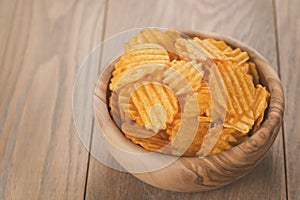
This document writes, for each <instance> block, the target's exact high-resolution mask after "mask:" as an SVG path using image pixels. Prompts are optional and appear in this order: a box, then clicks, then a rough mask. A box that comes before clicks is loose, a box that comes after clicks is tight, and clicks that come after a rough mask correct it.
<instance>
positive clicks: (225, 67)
mask: <svg viewBox="0 0 300 200" xmlns="http://www.w3.org/2000/svg"><path fill="white" fill-rule="evenodd" d="M217 67H218V69H219V72H220V74H221V76H222V79H223V82H224V85H225V91H226V119H225V123H224V126H225V127H231V128H235V129H237V130H238V131H241V132H243V133H245V134H246V133H248V132H249V131H250V130H251V128H252V126H253V124H254V115H253V110H252V105H253V103H254V85H253V83H252V79H251V77H250V78H249V77H247V76H249V75H246V74H244V73H242V72H241V70H240V68H235V69H233V68H232V67H230V62H229V61H226V62H217Z"/></svg>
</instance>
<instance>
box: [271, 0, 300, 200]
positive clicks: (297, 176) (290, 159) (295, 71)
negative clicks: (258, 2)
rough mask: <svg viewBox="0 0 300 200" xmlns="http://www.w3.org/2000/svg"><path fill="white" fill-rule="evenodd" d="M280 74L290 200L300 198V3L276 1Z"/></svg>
mask: <svg viewBox="0 0 300 200" xmlns="http://www.w3.org/2000/svg"><path fill="white" fill-rule="evenodd" d="M275 8H276V10H277V26H278V50H279V55H280V56H279V60H280V74H281V78H282V83H283V87H284V89H285V96H286V110H285V117H284V136H285V148H286V164H287V169H286V170H287V183H288V196H289V199H298V198H299V197H300V187H299V186H300V169H299V166H300V159H299V154H300V146H299V144H300V136H299V133H298V131H299V130H300V124H299V119H300V107H299V105H298V104H299V95H300V79H299V76H300V68H299V65H300V55H299V50H298V47H299V46H300V13H299V8H300V2H299V1H297V0H288V1H278V0H277V1H276V5H275Z"/></svg>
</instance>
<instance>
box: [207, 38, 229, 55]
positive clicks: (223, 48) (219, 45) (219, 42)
mask: <svg viewBox="0 0 300 200" xmlns="http://www.w3.org/2000/svg"><path fill="white" fill-rule="evenodd" d="M203 41H207V42H209V43H210V44H212V45H214V46H215V47H217V48H218V49H220V50H221V51H222V52H223V53H224V52H230V51H232V48H231V47H230V46H228V45H227V44H226V43H225V42H224V41H222V40H215V39H212V38H207V39H204V40H203Z"/></svg>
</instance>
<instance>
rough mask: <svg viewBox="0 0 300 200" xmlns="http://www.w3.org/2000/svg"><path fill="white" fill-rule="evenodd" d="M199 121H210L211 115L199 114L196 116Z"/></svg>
mask: <svg viewBox="0 0 300 200" xmlns="http://www.w3.org/2000/svg"><path fill="white" fill-rule="evenodd" d="M198 120H199V122H200V123H201V122H212V118H211V117H207V116H199V117H198Z"/></svg>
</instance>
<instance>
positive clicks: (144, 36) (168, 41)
mask: <svg viewBox="0 0 300 200" xmlns="http://www.w3.org/2000/svg"><path fill="white" fill-rule="evenodd" d="M177 38H180V34H179V33H178V32H177V31H176V30H173V29H169V30H167V31H166V32H162V31H161V30H158V29H149V28H146V29H144V30H142V31H141V32H139V33H138V34H137V35H135V36H134V37H132V38H131V39H130V40H129V41H128V42H127V43H125V51H126V52H128V51H130V50H132V49H134V48H136V45H139V44H145V43H155V44H159V45H161V46H163V47H164V48H165V49H166V50H167V51H169V52H171V53H172V52H175V48H174V43H175V41H176V39H177Z"/></svg>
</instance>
